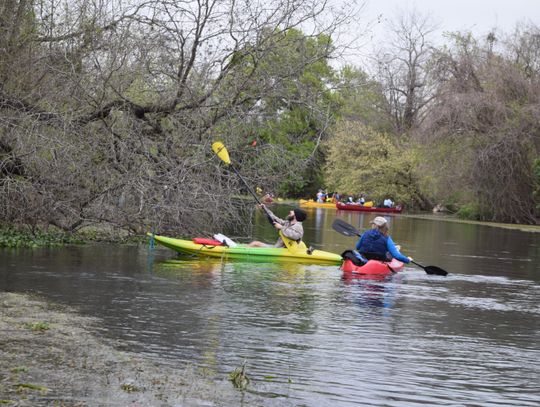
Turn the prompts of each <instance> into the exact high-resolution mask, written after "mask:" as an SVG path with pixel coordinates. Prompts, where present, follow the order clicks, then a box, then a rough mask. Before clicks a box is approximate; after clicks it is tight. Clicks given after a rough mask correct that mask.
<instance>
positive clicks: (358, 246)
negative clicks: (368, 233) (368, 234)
mask: <svg viewBox="0 0 540 407" xmlns="http://www.w3.org/2000/svg"><path fill="white" fill-rule="evenodd" d="M363 238H364V234H363V233H362V236H360V239H358V242H356V246H355V247H356V250H358V249H359V248H360V246H361V244H362V239H363Z"/></svg>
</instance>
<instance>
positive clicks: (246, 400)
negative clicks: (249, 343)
mask: <svg viewBox="0 0 540 407" xmlns="http://www.w3.org/2000/svg"><path fill="white" fill-rule="evenodd" d="M96 324H99V321H98V320H97V319H93V318H90V317H84V316H81V315H78V314H77V313H76V312H74V311H73V310H70V309H68V308H67V307H64V306H60V305H58V304H54V303H51V302H49V301H46V300H44V299H43V298H40V297H37V296H35V295H32V294H17V293H6V292H0V406H4V405H5V406H50V405H54V406H145V407H146V406H233V405H234V406H240V405H246V406H248V405H263V404H264V402H263V401H262V400H260V399H259V400H258V397H257V396H255V395H254V394H250V393H249V392H245V391H240V390H238V389H236V388H234V387H233V385H232V383H231V382H230V381H229V380H228V378H227V377H224V378H222V379H216V378H211V377H206V376H205V375H204V374H202V373H201V372H198V371H196V369H195V368H193V367H190V366H180V367H178V368H177V369H175V368H171V367H170V366H164V365H162V364H160V363H159V362H158V361H152V360H148V359H145V358H143V357H140V356H138V355H136V354H133V353H128V352H124V351H119V350H117V347H116V346H115V345H121V344H115V343H114V342H113V341H110V340H107V339H104V338H100V337H98V336H96V335H95V334H94V333H93V331H94V330H93V327H95V326H96Z"/></svg>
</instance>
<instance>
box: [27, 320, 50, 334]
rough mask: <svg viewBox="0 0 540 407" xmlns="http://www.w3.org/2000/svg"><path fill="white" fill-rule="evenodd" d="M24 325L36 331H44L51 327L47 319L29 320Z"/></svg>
mask: <svg viewBox="0 0 540 407" xmlns="http://www.w3.org/2000/svg"><path fill="white" fill-rule="evenodd" d="M24 327H25V328H27V329H30V330H32V331H34V332H44V331H47V330H49V329H51V328H50V326H49V323H48V322H46V321H40V322H28V323H26V324H24Z"/></svg>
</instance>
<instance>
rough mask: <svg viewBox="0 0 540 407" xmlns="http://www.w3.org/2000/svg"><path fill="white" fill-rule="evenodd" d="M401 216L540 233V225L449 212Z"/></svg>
mask: <svg viewBox="0 0 540 407" xmlns="http://www.w3.org/2000/svg"><path fill="white" fill-rule="evenodd" d="M400 216H404V217H408V218H414V219H429V220H442V221H445V222H455V223H466V224H470V225H482V226H490V227H494V228H503V229H513V230H521V231H522V232H533V233H540V225H521V224H514V223H497V222H485V221H479V220H468V219H459V218H458V217H456V215H447V214H431V213H426V214H422V213H420V214H414V213H413V214H407V213H405V214H400Z"/></svg>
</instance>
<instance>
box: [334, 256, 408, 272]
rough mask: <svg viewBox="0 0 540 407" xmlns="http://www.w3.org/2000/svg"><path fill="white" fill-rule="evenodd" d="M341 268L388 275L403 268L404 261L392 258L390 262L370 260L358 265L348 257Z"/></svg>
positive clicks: (348, 270)
mask: <svg viewBox="0 0 540 407" xmlns="http://www.w3.org/2000/svg"><path fill="white" fill-rule="evenodd" d="M340 268H341V270H342V271H344V272H345V273H353V274H363V275H372V276H386V275H388V274H392V273H394V272H395V273H397V272H399V271H401V270H403V263H402V262H400V261H398V260H396V259H392V261H391V262H389V263H387V262H384V261H378V260H369V261H368V262H367V263H366V264H364V265H363V266H356V265H355V264H354V263H353V262H352V261H351V260H348V259H346V260H345V261H344V262H343V264H342V265H341V267H340Z"/></svg>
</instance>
